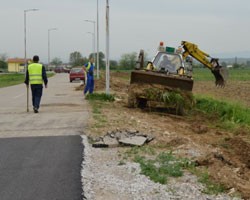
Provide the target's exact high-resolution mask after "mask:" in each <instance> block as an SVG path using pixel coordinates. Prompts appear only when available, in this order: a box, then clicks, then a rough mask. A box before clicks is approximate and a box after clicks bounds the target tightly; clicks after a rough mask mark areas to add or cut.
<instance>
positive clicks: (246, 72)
mask: <svg viewBox="0 0 250 200" xmlns="http://www.w3.org/2000/svg"><path fill="white" fill-rule="evenodd" d="M228 73H229V77H228V79H229V80H233V81H250V69H229V70H228ZM193 77H194V81H214V80H215V79H214V75H213V74H212V73H211V72H210V70H209V69H207V68H194V69H193Z"/></svg>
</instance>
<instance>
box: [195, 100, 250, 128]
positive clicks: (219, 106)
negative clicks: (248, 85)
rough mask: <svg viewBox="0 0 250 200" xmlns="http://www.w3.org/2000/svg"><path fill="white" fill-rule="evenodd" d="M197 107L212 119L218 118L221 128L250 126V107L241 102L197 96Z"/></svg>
mask: <svg viewBox="0 0 250 200" xmlns="http://www.w3.org/2000/svg"><path fill="white" fill-rule="evenodd" d="M196 109H197V110H198V111H200V112H202V113H204V114H206V115H207V116H208V118H210V119H215V118H217V119H218V120H219V123H218V124H217V123H216V125H217V126H220V127H221V128H224V129H230V130H232V129H236V128H239V127H242V126H245V127H248V128H250V109H249V108H246V107H244V106H242V105H240V104H236V103H230V102H226V101H218V100H216V99H213V98H210V97H200V96H197V97H196Z"/></svg>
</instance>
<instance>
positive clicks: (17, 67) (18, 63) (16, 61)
mask: <svg viewBox="0 0 250 200" xmlns="http://www.w3.org/2000/svg"><path fill="white" fill-rule="evenodd" d="M26 60H27V62H30V61H31V59H26ZM7 63H8V71H9V72H24V71H25V69H24V67H25V59H24V58H9V59H8V61H7Z"/></svg>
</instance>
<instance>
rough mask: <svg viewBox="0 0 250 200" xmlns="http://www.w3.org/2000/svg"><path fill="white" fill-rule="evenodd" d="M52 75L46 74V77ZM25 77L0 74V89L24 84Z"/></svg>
mask: <svg viewBox="0 0 250 200" xmlns="http://www.w3.org/2000/svg"><path fill="white" fill-rule="evenodd" d="M53 75H54V73H47V76H48V77H51V76H53ZM24 80H25V75H24V74H19V73H12V74H0V88H3V87H8V86H12V85H18V84H21V83H24Z"/></svg>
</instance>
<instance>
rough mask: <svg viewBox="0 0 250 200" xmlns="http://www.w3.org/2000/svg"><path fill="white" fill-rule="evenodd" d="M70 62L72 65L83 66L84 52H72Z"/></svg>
mask: <svg viewBox="0 0 250 200" xmlns="http://www.w3.org/2000/svg"><path fill="white" fill-rule="evenodd" d="M69 62H70V64H71V65H72V67H75V66H81V65H83V64H84V58H83V57H82V54H81V53H80V52H78V51H75V52H73V53H71V54H70V56H69Z"/></svg>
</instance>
